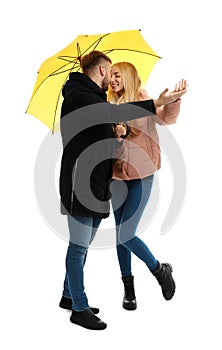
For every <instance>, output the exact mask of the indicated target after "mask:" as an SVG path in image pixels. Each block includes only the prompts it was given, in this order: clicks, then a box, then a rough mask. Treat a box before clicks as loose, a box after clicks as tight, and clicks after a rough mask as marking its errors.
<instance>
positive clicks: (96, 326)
mask: <svg viewBox="0 0 222 350" xmlns="http://www.w3.org/2000/svg"><path fill="white" fill-rule="evenodd" d="M70 321H71V322H72V323H75V324H78V325H79V326H82V327H84V328H87V329H93V330H102V329H105V328H106V327H107V324H106V323H104V322H103V321H102V320H100V318H99V317H97V316H96V315H95V314H94V313H93V312H92V310H91V309H90V308H88V309H86V310H83V311H74V310H73V311H72V315H71V317H70Z"/></svg>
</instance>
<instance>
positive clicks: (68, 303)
mask: <svg viewBox="0 0 222 350" xmlns="http://www.w3.org/2000/svg"><path fill="white" fill-rule="evenodd" d="M59 306H60V307H61V308H62V309H66V310H70V311H72V299H69V298H66V297H62V299H61V300H60V303H59ZM90 309H91V310H92V312H93V313H94V314H98V313H99V309H98V308H97V307H91V306H90Z"/></svg>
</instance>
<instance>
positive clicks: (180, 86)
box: [154, 79, 188, 108]
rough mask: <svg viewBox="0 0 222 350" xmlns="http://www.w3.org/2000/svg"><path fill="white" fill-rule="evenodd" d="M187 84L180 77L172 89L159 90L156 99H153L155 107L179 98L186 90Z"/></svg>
mask: <svg viewBox="0 0 222 350" xmlns="http://www.w3.org/2000/svg"><path fill="white" fill-rule="evenodd" d="M187 86H188V85H187V81H186V80H184V79H182V81H180V82H179V83H177V84H176V86H175V89H174V90H173V91H170V92H169V89H165V90H164V91H163V92H161V94H160V95H159V97H158V99H157V100H154V104H155V107H156V108H158V107H161V106H164V105H167V104H169V103H172V102H175V101H176V100H178V99H180V98H181V97H182V96H183V95H184V94H185V93H186V92H187Z"/></svg>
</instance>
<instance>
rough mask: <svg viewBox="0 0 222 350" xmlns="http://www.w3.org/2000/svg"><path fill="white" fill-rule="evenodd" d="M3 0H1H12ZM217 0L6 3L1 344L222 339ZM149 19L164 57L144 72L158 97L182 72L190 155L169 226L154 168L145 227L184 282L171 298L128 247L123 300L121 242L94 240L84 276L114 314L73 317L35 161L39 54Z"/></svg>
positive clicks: (60, 245) (175, 344)
mask: <svg viewBox="0 0 222 350" xmlns="http://www.w3.org/2000/svg"><path fill="white" fill-rule="evenodd" d="M5 4H6V3H5ZM219 4H220V2H219V1H216V0H212V1H199V0H197V1H192V2H187V1H186V2H185V1H184V2H180V1H176V0H168V1H157V0H156V1H152V2H150V1H136V2H132V3H130V2H129V1H116V0H115V1H112V2H105V1H88V2H86V1H85V2H81V1H78V2H75V1H67V0H63V1H62V2H61V1H59V2H57V1H55V0H54V1H44V2H40V3H38V2H33V1H25V0H21V1H19V2H16V1H14V2H9V3H7V4H6V5H3V6H4V7H3V9H2V10H1V84H0V85H1V90H2V91H1V106H2V107H3V109H2V112H1V193H0V194H1V244H0V249H1V252H0V259H1V275H0V281H1V289H0V290H1V298H0V301H1V307H0V317H1V325H2V326H1V343H3V342H4V345H1V348H2V349H7V350H8V349H17V348H19V349H24V350H26V349H32V350H36V349H65V348H66V349H68V348H77V346H78V347H81V348H82V349H87V348H91V349H104V348H107V349H113V348H116V349H121V348H123V347H124V348H126V349H128V350H130V349H135V348H140V349H149V348H152V349H157V350H159V349H163V348H164V349H167V350H168V349H169V350H178V349H180V350H185V349H201V348H205V349H214V350H217V349H218V350H219V349H221V345H222V344H221V337H220V336H219V332H220V330H221V324H220V319H221V311H222V310H221V293H222V291H221V281H220V278H221V258H220V255H221V245H220V243H219V242H220V241H219V239H220V236H221V233H222V232H221V179H222V176H221V175H222V174H221V170H220V169H219V165H220V162H221V143H220V140H221V110H220V104H221V102H220V99H221V58H222V57H221V50H220V46H221V37H220V33H221V29H222V28H221V15H220V14H221V11H220V10H219ZM128 29H142V34H143V36H144V38H145V39H146V40H147V42H148V43H149V44H150V46H151V47H152V48H153V49H154V50H155V51H156V52H157V53H159V55H160V56H162V57H163V59H162V60H160V61H159V62H158V63H157V64H156V66H155V67H154V70H153V72H152V73H151V76H150V79H149V82H148V84H147V89H148V92H149V94H150V95H151V96H153V97H157V96H158V93H159V92H160V91H162V90H163V89H164V88H165V87H171V86H173V85H174V83H175V82H176V81H177V80H179V79H181V78H186V79H187V80H188V83H189V89H188V92H187V95H186V96H185V97H184V98H183V101H182V107H181V113H180V117H179V120H178V123H177V124H176V125H173V126H171V131H172V133H173V135H174V137H175V138H176V140H177V142H178V144H179V146H180V148H181V151H182V152H183V156H184V159H185V163H186V169H187V177H188V188H187V195H186V202H185V205H184V208H183V211H182V213H181V215H180V217H179V218H178V220H177V222H176V224H175V225H174V226H173V227H172V229H171V230H170V231H169V232H168V233H167V234H165V235H160V227H161V223H162V220H163V217H164V214H165V213H166V210H167V208H168V204H169V201H170V198H171V190H172V184H171V182H170V181H171V178H170V172H169V169H168V165H167V162H166V161H165V160H164V159H163V167H162V169H161V170H160V172H159V181H160V185H161V202H160V206H159V211H158V213H157V214H156V216H155V219H154V220H153V222H152V223H151V225H150V227H149V228H148V229H147V230H146V232H144V233H142V235H141V237H142V238H143V239H144V241H145V242H147V244H148V245H149V247H150V248H151V250H152V251H153V253H154V254H155V255H156V257H157V258H158V259H159V260H160V261H162V262H164V261H169V262H171V263H172V265H173V267H174V277H175V280H176V284H177V291H176V294H175V297H174V299H173V300H172V301H170V302H166V301H165V300H164V299H163V298H162V295H161V291H160V288H159V286H158V284H157V282H156V281H155V280H154V278H153V277H152V276H151V274H150V273H149V272H148V271H147V268H146V267H145V265H144V264H143V263H142V262H141V261H139V260H138V259H137V258H136V257H133V273H134V275H135V288H136V295H137V302H138V309H137V310H136V311H134V312H127V311H125V310H123V309H122V307H121V303H122V296H123V286H122V282H121V278H120V273H119V267H118V263H117V258H116V253H115V249H113V248H110V249H99V250H98V249H90V251H89V256H88V260H87V265H86V269H85V286H86V291H87V295H88V298H89V301H90V304H91V305H95V306H98V307H100V310H101V312H100V317H101V318H102V319H103V320H104V321H105V322H107V323H108V327H107V329H106V330H104V331H101V332H95V331H89V330H85V329H83V328H81V327H78V326H75V325H73V324H71V323H70V321H69V316H70V314H69V313H67V312H66V311H65V310H62V309H60V308H58V303H59V300H60V297H61V292H62V283H63V278H64V271H65V266H64V259H65V254H66V248H67V242H66V241H65V240H63V239H61V238H59V237H58V236H57V235H56V234H55V233H54V232H53V231H52V230H51V229H50V227H49V226H48V225H47V223H46V222H45V221H44V220H43V218H42V216H41V214H40V212H39V210H38V207H37V204H36V200H35V194H34V185H33V179H34V166H35V160H36V156H37V154H38V150H39V147H40V145H41V142H42V141H43V139H44V137H45V136H46V134H47V133H48V130H47V128H46V127H45V126H44V125H43V124H42V123H41V122H39V121H38V120H37V119H35V118H34V117H32V116H30V115H27V114H25V110H26V108H27V105H28V102H29V99H30V96H31V93H32V89H33V86H34V83H35V80H36V77H37V71H38V69H39V66H40V64H41V63H42V62H43V61H44V60H45V59H46V58H47V57H50V56H51V55H53V54H54V53H56V52H58V51H59V50H60V49H61V48H63V47H65V46H66V45H67V44H69V43H70V42H71V41H72V40H74V39H75V37H76V36H77V35H79V34H98V33H106V32H110V31H119V30H128Z"/></svg>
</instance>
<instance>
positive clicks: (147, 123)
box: [113, 91, 181, 180]
mask: <svg viewBox="0 0 222 350" xmlns="http://www.w3.org/2000/svg"><path fill="white" fill-rule="evenodd" d="M148 98H149V97H148V96H147V93H146V92H145V91H143V92H142V95H141V100H144V99H148ZM180 103H181V100H178V101H176V102H173V103H171V104H168V105H166V106H164V107H160V108H157V110H156V115H155V116H153V117H144V118H141V119H136V120H133V121H132V122H131V123H130V126H133V127H135V128H137V129H139V130H141V132H140V134H139V135H137V136H131V135H129V136H128V137H127V138H126V139H124V140H123V142H122V144H121V146H120V147H119V148H118V150H117V152H116V156H115V158H116V160H115V163H114V168H113V178H114V179H117V180H132V179H138V178H144V177H146V176H149V175H151V174H153V173H154V172H155V171H157V170H159V169H160V167H161V155H160V146H159V138H158V133H157V129H156V123H158V124H160V125H169V124H174V123H176V120H177V117H178V114H179V111H180Z"/></svg>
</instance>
